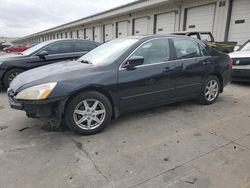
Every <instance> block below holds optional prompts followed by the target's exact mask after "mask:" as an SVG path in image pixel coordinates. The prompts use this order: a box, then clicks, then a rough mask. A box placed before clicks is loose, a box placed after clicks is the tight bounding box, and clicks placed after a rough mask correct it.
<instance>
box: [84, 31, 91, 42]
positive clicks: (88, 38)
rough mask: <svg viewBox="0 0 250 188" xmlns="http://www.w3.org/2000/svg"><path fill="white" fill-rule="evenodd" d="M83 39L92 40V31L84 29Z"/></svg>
mask: <svg viewBox="0 0 250 188" xmlns="http://www.w3.org/2000/svg"><path fill="white" fill-rule="evenodd" d="M85 39H86V40H92V29H91V28H86V29H85Z"/></svg>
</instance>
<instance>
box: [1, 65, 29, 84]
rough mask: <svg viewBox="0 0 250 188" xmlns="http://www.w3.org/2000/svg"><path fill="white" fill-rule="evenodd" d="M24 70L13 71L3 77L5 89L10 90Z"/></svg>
mask: <svg viewBox="0 0 250 188" xmlns="http://www.w3.org/2000/svg"><path fill="white" fill-rule="evenodd" d="M23 71H24V70H23V69H11V70H9V71H8V72H6V73H5V75H4V77H3V85H4V87H5V88H8V87H9V86H10V83H11V82H12V81H13V80H14V78H16V76H17V75H18V74H20V73H22V72H23Z"/></svg>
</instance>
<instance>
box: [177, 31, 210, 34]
mask: <svg viewBox="0 0 250 188" xmlns="http://www.w3.org/2000/svg"><path fill="white" fill-rule="evenodd" d="M187 33H211V32H210V31H177V32H173V34H187Z"/></svg>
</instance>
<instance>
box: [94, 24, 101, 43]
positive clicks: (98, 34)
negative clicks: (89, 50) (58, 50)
mask: <svg viewBox="0 0 250 188" xmlns="http://www.w3.org/2000/svg"><path fill="white" fill-rule="evenodd" d="M101 40H102V38H101V27H100V26H98V27H94V41H96V42H101Z"/></svg>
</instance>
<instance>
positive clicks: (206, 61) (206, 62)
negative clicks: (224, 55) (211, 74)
mask: <svg viewBox="0 0 250 188" xmlns="http://www.w3.org/2000/svg"><path fill="white" fill-rule="evenodd" d="M210 63H211V62H210V61H209V60H204V61H203V62H202V64H203V65H207V64H210Z"/></svg>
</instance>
